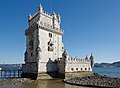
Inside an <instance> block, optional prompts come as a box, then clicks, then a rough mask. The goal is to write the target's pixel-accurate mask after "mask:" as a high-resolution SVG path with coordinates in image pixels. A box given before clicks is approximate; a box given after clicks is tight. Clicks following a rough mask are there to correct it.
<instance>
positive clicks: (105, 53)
mask: <svg viewBox="0 0 120 88" xmlns="http://www.w3.org/2000/svg"><path fill="white" fill-rule="evenodd" d="M40 3H41V4H42V6H43V9H44V10H45V11H46V12H48V13H51V12H52V11H55V12H56V13H59V14H60V15H61V28H62V29H64V36H63V42H64V45H65V49H66V50H67V51H68V54H69V56H70V57H71V56H73V57H75V56H78V57H81V58H85V56H86V55H88V56H90V54H91V53H94V57H95V62H113V61H119V60H120V0H0V63H23V62H24V51H25V46H26V45H25V41H26V40H25V29H26V28H27V27H28V23H27V22H28V21H27V19H28V15H29V13H31V14H34V13H35V12H36V11H37V10H38V6H39V4H40Z"/></svg>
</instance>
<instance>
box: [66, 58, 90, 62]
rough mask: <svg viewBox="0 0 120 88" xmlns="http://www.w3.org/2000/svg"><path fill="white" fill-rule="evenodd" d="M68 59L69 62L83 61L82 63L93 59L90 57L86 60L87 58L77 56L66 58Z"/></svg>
mask: <svg viewBox="0 0 120 88" xmlns="http://www.w3.org/2000/svg"><path fill="white" fill-rule="evenodd" d="M66 61H67V62H81V63H88V62H90V61H91V60H90V59H88V60H86V59H81V58H77V57H75V58H72V57H71V58H67V59H66Z"/></svg>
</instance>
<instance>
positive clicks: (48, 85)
mask: <svg viewBox="0 0 120 88" xmlns="http://www.w3.org/2000/svg"><path fill="white" fill-rule="evenodd" d="M93 72H96V73H99V74H102V75H108V76H113V77H120V68H118V67H113V68H94V69H93ZM0 88H95V87H82V86H74V85H69V84H66V83H64V82H62V80H60V79H55V80H37V82H35V83H31V84H23V85H8V86H0Z"/></svg>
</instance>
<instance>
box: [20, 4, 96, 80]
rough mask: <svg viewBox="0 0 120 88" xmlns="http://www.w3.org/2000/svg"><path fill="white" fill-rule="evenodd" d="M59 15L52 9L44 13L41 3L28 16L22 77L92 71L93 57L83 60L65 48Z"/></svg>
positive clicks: (57, 75) (43, 77)
mask: <svg viewBox="0 0 120 88" xmlns="http://www.w3.org/2000/svg"><path fill="white" fill-rule="evenodd" d="M60 22H61V18H60V15H59V14H56V13H55V12H53V13H52V14H51V15H49V14H47V13H46V12H44V10H43V7H42V6H41V5H40V6H39V8H38V11H37V12H36V13H35V14H34V15H33V16H32V15H29V17H28V24H29V25H28V28H27V29H26V30H25V35H26V52H25V64H23V66H22V71H23V73H22V77H29V76H30V77H34V78H40V79H46V78H54V77H60V76H61V77H63V78H64V77H65V76H66V74H67V73H72V74H74V73H79V72H80V71H92V67H93V65H94V57H93V55H92V54H91V56H90V58H88V57H87V56H86V58H85V59H81V58H70V57H69V56H68V55H67V52H66V50H65V49H64V44H63V42H62V36H63V33H64V31H63V30H62V29H61V28H60Z"/></svg>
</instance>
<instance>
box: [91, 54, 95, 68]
mask: <svg viewBox="0 0 120 88" xmlns="http://www.w3.org/2000/svg"><path fill="white" fill-rule="evenodd" d="M90 61H91V68H93V66H94V57H93V53H91V56H90Z"/></svg>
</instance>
